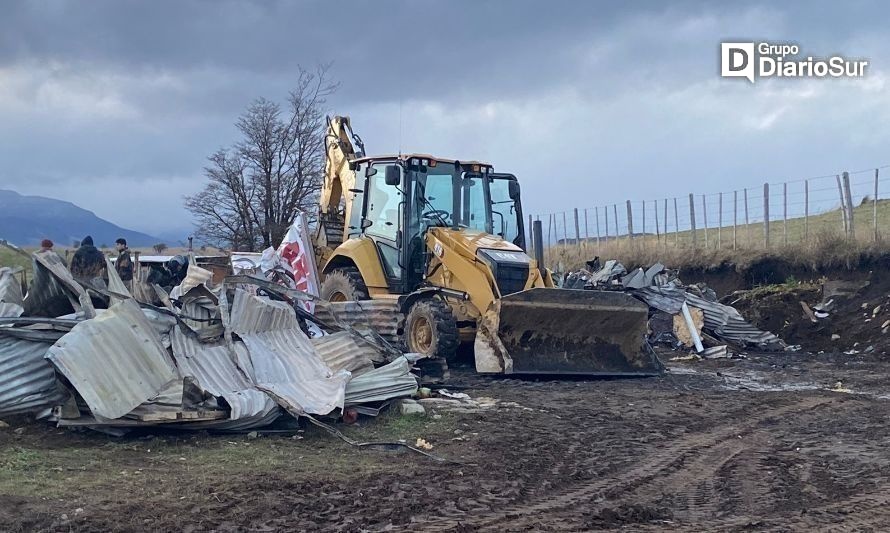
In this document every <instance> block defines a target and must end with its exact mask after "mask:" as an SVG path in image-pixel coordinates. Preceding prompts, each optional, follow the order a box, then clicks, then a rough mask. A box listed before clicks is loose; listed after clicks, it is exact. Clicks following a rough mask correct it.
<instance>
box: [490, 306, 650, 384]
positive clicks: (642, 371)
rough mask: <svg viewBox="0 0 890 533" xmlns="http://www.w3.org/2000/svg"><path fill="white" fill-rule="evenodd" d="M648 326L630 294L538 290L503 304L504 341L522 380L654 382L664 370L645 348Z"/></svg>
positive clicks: (500, 322)
mask: <svg viewBox="0 0 890 533" xmlns="http://www.w3.org/2000/svg"><path fill="white" fill-rule="evenodd" d="M647 320H648V307H647V306H646V304H644V303H643V302H641V301H639V300H637V299H635V298H633V297H632V296H629V295H627V294H624V293H620V292H607V291H582V290H567V289H549V288H548V289H545V288H538V289H530V290H526V291H522V292H518V293H514V294H510V295H507V296H505V297H503V298H501V300H500V316H499V317H498V338H499V339H500V341H501V343H502V344H503V348H504V349H505V351H506V352H507V354H508V355H509V359H510V360H512V372H513V373H517V374H580V375H598V376H621V375H640V376H651V375H657V374H660V373H661V371H662V369H663V367H662V365H661V363H660V362H659V361H658V358H657V357H656V356H655V354H654V353H652V352H651V350H648V349H647V348H648V347H647V346H646V345H645V337H646V326H647ZM505 370H506V369H505ZM508 372H509V370H508Z"/></svg>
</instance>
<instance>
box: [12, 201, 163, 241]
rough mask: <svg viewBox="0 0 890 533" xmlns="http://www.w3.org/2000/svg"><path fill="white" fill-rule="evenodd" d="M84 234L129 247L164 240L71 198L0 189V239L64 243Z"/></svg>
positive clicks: (78, 238)
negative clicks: (123, 241) (98, 213)
mask: <svg viewBox="0 0 890 533" xmlns="http://www.w3.org/2000/svg"><path fill="white" fill-rule="evenodd" d="M87 235H90V236H92V237H93V242H94V243H95V244H96V246H102V245H106V246H113V245H114V241H115V240H116V239H118V238H119V237H123V238H124V239H127V244H128V245H129V246H133V247H145V246H152V245H154V244H157V243H159V242H164V240H163V239H160V238H158V237H154V236H151V235H147V234H145V233H142V232H139V231H134V230H130V229H126V228H122V227H120V226H118V225H116V224H113V223H111V222H109V221H107V220H105V219H103V218H99V217H98V216H96V214H95V213H93V212H92V211H88V210H86V209H83V208H82V207H78V206H76V205H74V204H73V203H71V202H65V201H62V200H56V199H53V198H45V197H43V196H25V195H22V194H19V193H17V192H15V191H10V190H4V189H0V239H6V240H7V241H8V242H10V243H12V244H16V245H18V246H39V245H40V241H41V240H43V239H51V240H52V241H53V242H54V243H55V244H56V246H64V247H68V246H71V245H72V244H74V242H78V243H79V242H80V240H81V239H83V238H84V237H85V236H87Z"/></svg>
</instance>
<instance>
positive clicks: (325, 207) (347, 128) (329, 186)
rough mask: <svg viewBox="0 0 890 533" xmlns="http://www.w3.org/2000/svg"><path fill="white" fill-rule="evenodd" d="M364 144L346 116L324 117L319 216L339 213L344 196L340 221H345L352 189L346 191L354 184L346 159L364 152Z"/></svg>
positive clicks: (353, 157)
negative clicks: (324, 128) (322, 176)
mask: <svg viewBox="0 0 890 533" xmlns="http://www.w3.org/2000/svg"><path fill="white" fill-rule="evenodd" d="M353 139H355V140H356V144H358V145H359V146H358V148H359V150H360V152H358V153H357V152H356V150H355V147H354V146H353V144H352V140H353ZM363 151H364V146H363V145H362V144H361V139H360V138H359V137H358V136H357V135H355V134H354V133H352V126H351V125H350V122H349V117H328V130H327V133H326V134H325V154H326V156H327V157H326V160H325V169H324V184H323V185H322V189H321V198H320V200H319V203H320V205H319V207H320V209H321V214H322V218H328V217H325V216H324V215H328V216H332V215H337V214H339V208H340V200H341V199H345V200H346V211H345V213H344V219H343V220H344V224H345V223H348V222H349V213H350V210H351V207H352V198H353V196H354V193H351V192H349V190H350V189H353V188H355V171H354V170H352V168H350V162H351V161H352V160H354V159H356V158H357V157H361V156H363V155H364V154H362V153H361V152H363Z"/></svg>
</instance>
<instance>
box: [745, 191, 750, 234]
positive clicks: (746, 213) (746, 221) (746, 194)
mask: <svg viewBox="0 0 890 533" xmlns="http://www.w3.org/2000/svg"><path fill="white" fill-rule="evenodd" d="M744 195H745V242H746V243H748V245H749V246H750V245H751V222H750V218H748V188H747V187H745V189H744Z"/></svg>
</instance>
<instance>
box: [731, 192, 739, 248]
mask: <svg viewBox="0 0 890 533" xmlns="http://www.w3.org/2000/svg"><path fill="white" fill-rule="evenodd" d="M738 231H739V191H732V249H733V250H735V249H736V248H737V247H738V245H739V241H738Z"/></svg>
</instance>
